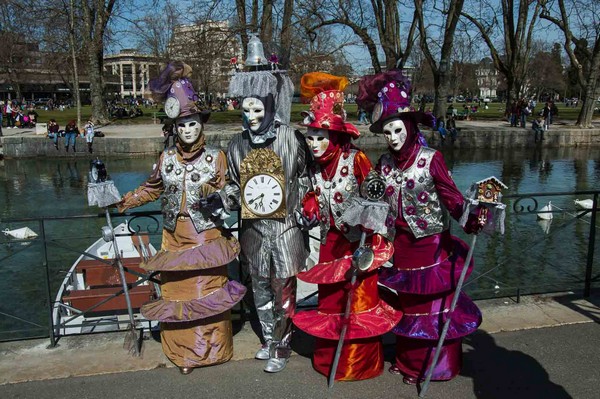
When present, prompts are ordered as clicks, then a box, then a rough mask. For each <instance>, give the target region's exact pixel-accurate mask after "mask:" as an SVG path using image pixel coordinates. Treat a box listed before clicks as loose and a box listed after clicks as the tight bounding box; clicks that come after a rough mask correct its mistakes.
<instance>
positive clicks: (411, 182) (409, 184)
mask: <svg viewBox="0 0 600 399" xmlns="http://www.w3.org/2000/svg"><path fill="white" fill-rule="evenodd" d="M406 188H408V189H409V190H412V189H413V188H415V181H414V180H413V179H408V181H407V182H406Z"/></svg>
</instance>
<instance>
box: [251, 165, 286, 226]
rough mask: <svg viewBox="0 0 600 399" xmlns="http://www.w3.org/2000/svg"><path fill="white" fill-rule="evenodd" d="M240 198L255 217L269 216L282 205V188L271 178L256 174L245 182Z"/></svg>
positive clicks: (266, 175) (267, 175) (264, 174)
mask: <svg viewBox="0 0 600 399" xmlns="http://www.w3.org/2000/svg"><path fill="white" fill-rule="evenodd" d="M242 197H243V199H244V203H245V204H246V207H247V208H248V210H250V212H252V213H253V214H255V215H257V216H269V215H272V214H273V213H275V212H276V211H277V210H278V209H279V208H280V207H281V205H282V204H283V201H284V198H283V187H282V186H281V183H280V182H279V181H278V180H277V179H275V178H274V177H273V176H271V175H269V174H266V173H263V174H258V175H254V176H252V177H251V178H250V179H249V180H248V181H247V182H246V184H245V185H244V188H243V190H242Z"/></svg>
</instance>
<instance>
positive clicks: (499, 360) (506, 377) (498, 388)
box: [461, 331, 571, 399]
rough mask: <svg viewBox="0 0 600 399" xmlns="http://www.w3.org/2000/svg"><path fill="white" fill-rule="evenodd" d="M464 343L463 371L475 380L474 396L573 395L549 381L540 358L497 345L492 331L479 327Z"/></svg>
mask: <svg viewBox="0 0 600 399" xmlns="http://www.w3.org/2000/svg"><path fill="white" fill-rule="evenodd" d="M464 344H465V347H464V351H465V352H464V359H463V369H462V371H461V375H462V376H465V377H470V378H471V379H472V380H473V394H474V397H476V398H481V399H521V398H523V399H525V398H527V399H534V398H544V399H567V398H571V396H570V395H569V394H568V393H567V391H566V390H565V389H564V388H563V387H562V386H560V385H557V384H555V383H553V382H552V381H550V379H549V376H548V372H547V371H546V370H545V369H544V367H543V366H542V365H541V364H540V363H539V362H538V361H537V360H535V359H534V358H533V357H531V356H530V355H528V354H526V353H523V352H520V351H515V350H509V349H506V348H503V347H500V346H498V345H496V341H495V339H494V337H493V336H491V335H490V334H487V333H485V332H483V331H478V332H476V333H474V334H473V335H471V336H470V337H468V338H466V339H465V341H464ZM469 346H470V347H471V348H469Z"/></svg>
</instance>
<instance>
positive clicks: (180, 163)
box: [118, 62, 246, 374]
mask: <svg viewBox="0 0 600 399" xmlns="http://www.w3.org/2000/svg"><path fill="white" fill-rule="evenodd" d="M190 73H191V69H190V68H189V67H188V66H187V65H185V64H183V63H181V62H172V63H169V64H168V65H167V67H166V69H165V70H164V71H163V72H162V73H161V75H160V76H159V77H158V78H156V79H155V80H152V81H150V88H151V89H152V91H153V93H155V94H156V97H157V101H162V100H164V99H165V98H166V103H165V110H166V113H167V116H169V117H170V118H172V119H175V125H176V129H177V143H176V145H175V146H173V147H169V148H167V149H165V151H164V152H163V153H162V154H161V156H160V159H159V161H158V163H157V164H156V166H155V168H154V170H153V172H152V174H151V175H150V177H149V178H148V180H147V181H146V182H145V183H143V184H142V185H141V186H140V187H139V188H137V189H135V190H134V191H132V192H129V193H127V194H126V195H125V196H124V197H123V199H122V200H121V202H120V203H119V204H118V209H119V211H120V212H123V211H125V210H126V209H130V208H134V207H137V206H140V205H143V204H145V203H148V202H151V201H155V200H157V199H158V198H159V197H160V196H161V195H162V198H161V203H162V214H163V225H164V226H163V238H162V245H161V250H160V251H159V252H158V253H157V254H156V255H155V256H154V257H152V258H151V259H150V260H148V261H147V262H145V263H143V264H142V267H143V268H144V269H146V270H150V271H158V272H160V280H161V296H162V297H161V298H160V299H158V300H155V301H152V302H149V303H147V304H145V305H144V306H143V307H142V314H143V315H144V316H145V317H146V318H147V319H149V320H159V321H160V322H161V324H160V325H161V343H162V347H163V351H164V353H165V355H166V356H167V357H168V358H169V359H170V360H171V361H172V362H173V363H175V365H177V366H178V367H179V370H180V371H181V372H182V373H183V374H189V373H190V372H192V371H193V369H194V367H200V366H208V365H213V364H219V363H224V362H226V361H228V360H229V359H231V357H232V356H233V334H232V326H231V319H230V309H231V308H232V307H233V306H234V305H235V304H236V303H238V302H239V301H240V300H241V299H242V298H243V296H244V294H245V292H246V288H245V287H244V286H243V285H242V284H240V283H238V282H236V281H229V280H228V278H227V264H228V263H229V262H231V261H232V260H234V259H235V258H236V257H237V255H238V253H239V250H240V246H239V243H238V242H237V240H236V239H235V238H234V237H232V236H231V235H228V234H226V233H225V231H224V230H222V224H223V223H222V222H223V219H225V218H226V217H227V213H226V212H225V211H224V208H223V201H224V200H227V198H225V193H224V190H222V189H223V187H224V186H225V183H226V181H225V179H226V174H227V160H226V158H225V154H224V152H223V151H221V150H219V149H217V148H214V147H211V146H208V145H206V144H205V136H204V133H203V128H204V123H205V122H206V121H207V119H208V116H209V114H207V113H201V112H200V110H199V109H198V107H197V106H196V103H195V101H196V100H197V99H198V97H197V95H196V93H195V92H194V89H193V87H192V85H191V82H190V81H189V79H188V76H189V74H190Z"/></svg>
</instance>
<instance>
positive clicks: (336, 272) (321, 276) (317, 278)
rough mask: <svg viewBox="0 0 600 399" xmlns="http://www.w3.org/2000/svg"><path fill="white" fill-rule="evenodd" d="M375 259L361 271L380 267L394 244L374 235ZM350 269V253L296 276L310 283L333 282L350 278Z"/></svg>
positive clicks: (391, 251) (391, 253)
mask: <svg viewBox="0 0 600 399" xmlns="http://www.w3.org/2000/svg"><path fill="white" fill-rule="evenodd" d="M373 252H374V253H375V259H374V261H373V264H372V265H371V267H370V268H369V269H368V270H367V271H365V272H362V273H368V272H370V271H373V270H376V269H378V268H380V267H381V266H382V265H383V264H384V263H385V262H387V261H388V260H389V259H390V258H391V257H392V255H393V254H394V246H393V244H392V243H391V242H389V241H388V240H386V239H385V238H383V237H382V236H379V235H377V236H374V248H373ZM351 269H352V255H346V256H344V257H342V258H338V259H334V260H332V261H328V262H321V263H317V264H316V265H315V266H313V268H312V269H310V270H308V271H305V272H302V273H299V274H298V276H297V277H298V278H299V279H300V280H302V281H304V282H307V283H312V284H333V283H339V282H340V281H346V280H350V277H351V273H350V271H351Z"/></svg>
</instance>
